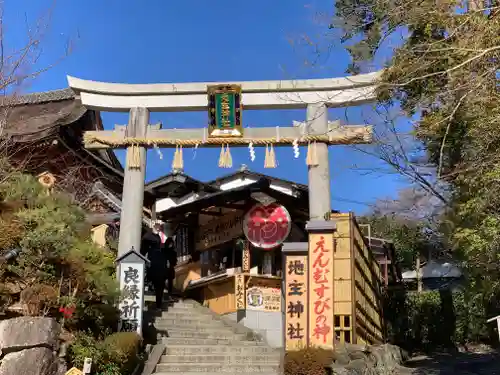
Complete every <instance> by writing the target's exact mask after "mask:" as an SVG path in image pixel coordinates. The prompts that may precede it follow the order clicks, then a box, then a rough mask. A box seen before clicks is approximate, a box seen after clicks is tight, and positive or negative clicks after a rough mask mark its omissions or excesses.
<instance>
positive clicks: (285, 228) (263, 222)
mask: <svg viewBox="0 0 500 375" xmlns="http://www.w3.org/2000/svg"><path fill="white" fill-rule="evenodd" d="M291 229H292V219H291V217H290V214H289V213H288V211H287V209H286V208H285V207H284V206H282V205H280V204H276V203H271V204H269V205H267V206H264V205H261V204H257V205H255V206H253V207H252V208H251V209H250V210H249V211H248V212H247V213H246V215H245V219H244V220H243V232H244V233H245V236H246V238H247V239H248V241H250V243H251V244H252V245H253V246H255V247H259V248H262V249H272V248H274V247H276V246H279V245H281V244H282V243H283V242H284V241H285V240H286V239H287V237H288V235H289V234H290V230H291Z"/></svg>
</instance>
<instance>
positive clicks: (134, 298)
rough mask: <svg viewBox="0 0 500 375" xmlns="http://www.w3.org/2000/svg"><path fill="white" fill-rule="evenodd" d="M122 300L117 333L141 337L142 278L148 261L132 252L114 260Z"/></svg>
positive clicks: (142, 308)
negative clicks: (130, 333)
mask: <svg viewBox="0 0 500 375" xmlns="http://www.w3.org/2000/svg"><path fill="white" fill-rule="evenodd" d="M116 262H117V265H118V275H119V280H120V290H121V292H122V299H121V301H120V304H119V310H120V321H119V324H118V331H119V332H137V333H138V334H139V335H141V336H142V323H143V322H142V312H143V310H144V276H145V270H146V265H147V264H148V263H149V260H148V259H146V258H145V257H143V256H142V255H141V254H140V253H138V252H137V251H135V250H134V248H132V250H130V251H129V252H127V253H125V254H123V255H122V256H120V257H118V259H117V260H116Z"/></svg>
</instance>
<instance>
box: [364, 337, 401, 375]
mask: <svg viewBox="0 0 500 375" xmlns="http://www.w3.org/2000/svg"><path fill="white" fill-rule="evenodd" d="M370 354H371V355H372V356H373V357H374V358H375V359H376V365H375V368H376V369H377V370H378V371H379V373H381V374H384V373H390V372H391V371H394V370H395V369H396V368H398V367H399V366H401V364H402V363H403V355H402V352H401V348H399V347H398V346H395V345H390V344H384V345H377V346H372V347H370Z"/></svg>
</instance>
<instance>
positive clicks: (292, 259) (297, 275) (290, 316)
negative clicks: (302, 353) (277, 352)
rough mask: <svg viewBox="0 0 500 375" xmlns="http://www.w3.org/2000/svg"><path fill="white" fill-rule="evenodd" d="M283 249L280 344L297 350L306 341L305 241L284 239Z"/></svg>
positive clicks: (306, 265)
mask: <svg viewBox="0 0 500 375" xmlns="http://www.w3.org/2000/svg"><path fill="white" fill-rule="evenodd" d="M282 251H283V259H284V261H283V280H284V283H283V286H282V288H283V295H284V306H283V307H284V308H283V312H284V313H285V314H284V315H285V316H284V319H283V335H284V343H283V347H284V348H285V350H286V351H291V350H299V349H301V348H305V347H306V346H307V345H308V344H309V312H310V311H309V305H308V303H307V295H308V290H309V285H308V275H309V272H308V262H307V253H308V244H307V242H285V243H284V244H283V247H282Z"/></svg>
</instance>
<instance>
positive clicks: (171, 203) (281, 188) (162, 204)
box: [155, 178, 294, 213]
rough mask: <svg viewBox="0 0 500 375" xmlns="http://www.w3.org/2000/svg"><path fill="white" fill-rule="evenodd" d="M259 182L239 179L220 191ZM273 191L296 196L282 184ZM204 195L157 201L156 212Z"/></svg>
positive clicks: (273, 185)
mask: <svg viewBox="0 0 500 375" xmlns="http://www.w3.org/2000/svg"><path fill="white" fill-rule="evenodd" d="M255 182H257V179H254V178H237V179H234V180H232V181H228V182H226V183H224V184H221V186H220V189H221V190H223V191H226V190H231V189H236V188H239V187H242V186H246V185H250V184H253V183H255ZM271 189H274V190H277V191H280V192H282V193H284V194H288V195H291V196H294V192H293V190H292V189H291V188H290V187H287V186H283V185H280V184H271ZM201 196H202V195H200V194H197V193H189V194H188V195H185V196H184V197H181V198H178V199H172V198H163V199H159V200H157V201H156V204H155V206H156V212H158V213H159V212H164V211H167V210H168V209H169V208H172V207H176V206H180V205H181V204H186V203H190V202H192V201H194V200H196V199H198V198H199V197H201Z"/></svg>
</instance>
